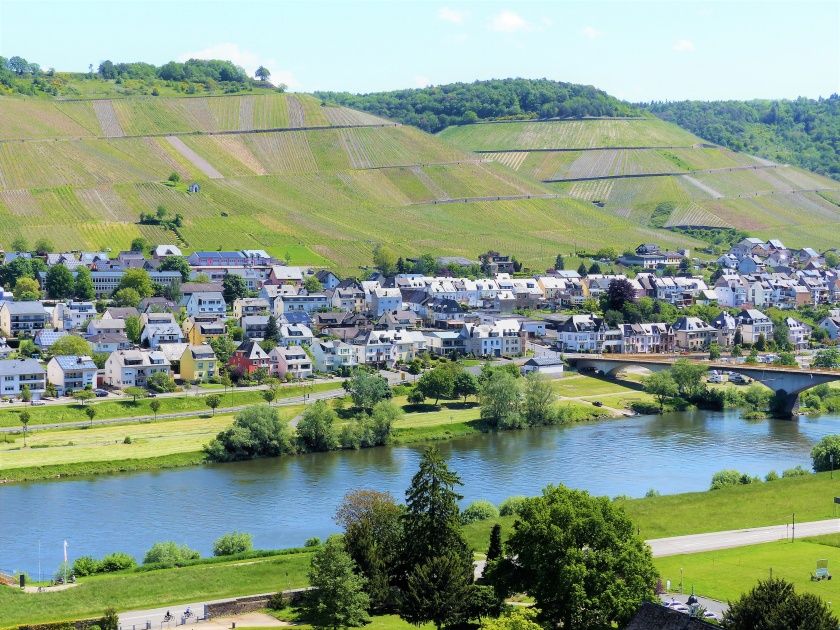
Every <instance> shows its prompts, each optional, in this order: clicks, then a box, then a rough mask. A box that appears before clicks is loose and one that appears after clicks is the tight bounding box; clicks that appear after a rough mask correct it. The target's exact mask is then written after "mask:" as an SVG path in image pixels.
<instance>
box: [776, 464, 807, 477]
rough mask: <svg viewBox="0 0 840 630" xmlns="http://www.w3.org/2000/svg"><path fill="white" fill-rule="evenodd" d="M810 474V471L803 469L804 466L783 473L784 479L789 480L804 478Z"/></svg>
mask: <svg viewBox="0 0 840 630" xmlns="http://www.w3.org/2000/svg"><path fill="white" fill-rule="evenodd" d="M807 474H808V471H807V470H805V469H804V468H802V466H796V467H795V468H788V469H787V470H783V471H782V478H784V479H787V478H789V477H804V476H805V475H807Z"/></svg>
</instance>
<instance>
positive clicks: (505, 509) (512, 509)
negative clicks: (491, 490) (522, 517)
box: [499, 496, 528, 516]
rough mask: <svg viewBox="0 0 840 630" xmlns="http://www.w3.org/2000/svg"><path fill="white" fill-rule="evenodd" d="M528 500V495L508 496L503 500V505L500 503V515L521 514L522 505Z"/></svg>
mask: <svg viewBox="0 0 840 630" xmlns="http://www.w3.org/2000/svg"><path fill="white" fill-rule="evenodd" d="M527 500H528V497H523V496H513V497H508V498H507V499H505V500H504V501H502V503H501V505H499V515H500V516H515V515H516V514H519V510H520V509H521V508H522V505H523V504H524V503H525V501H527Z"/></svg>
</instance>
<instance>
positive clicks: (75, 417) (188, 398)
mask: <svg viewBox="0 0 840 630" xmlns="http://www.w3.org/2000/svg"><path fill="white" fill-rule="evenodd" d="M339 387H340V384H339V383H338V382H335V383H317V384H312V385H307V386H305V387H304V386H301V385H293V386H288V387H285V386H284V387H281V388H280V389H279V392H280V396H279V398H278V400H280V399H281V398H292V397H295V396H301V395H302V394H303V393H304V392H306V393H313V392H321V391H329V390H333V389H337V388H339ZM212 393H218V392H212ZM219 395H220V396H221V397H222V403H221V408H225V407H238V406H240V405H253V404H256V403H262V402H265V400H264V399H263V397H262V392H261V391H258V390H250V391H239V392H238V391H228V393H227V394H224V393H222V394H219ZM154 400H157V401H158V402H160V410H159V411H158V415H165V414H169V413H180V412H186V411H195V412H207V411H209V408H208V407H207V403H206V397H205V395H204V394H202V395H199V396H194V395H192V394H190V395H186V394H185V395H183V396H176V397H160V398H156V399H154ZM151 401H152V399H151V398H143V399H140V400H138V401H137V402H136V403H135V402H132V399H131V397H130V396H125V397H124V398H123V399H122V400H115V401H107V402H96V401H95V400H94V401H92V402H90V403H89V404H90V406H92V407H93V408H95V409H96V420H103V419H109V418H133V417H137V416H153V415H154V412H153V411H152V410H151V408H150V407H149V404H150V403H151ZM23 409H24V407H15V408H13V409H3V410H0V427H19V426H20V412H21V411H22V410H23ZM25 409H26V411H28V412H29V416H30V417H29V424H30V426H31V425H36V424H58V423H62V422H85V421H87V420H88V417H87V415H85V412H84V407H83V406H81V405H76V404H70V405H45V406H43V407H32V406H27V407H25Z"/></svg>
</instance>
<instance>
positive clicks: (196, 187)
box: [187, 182, 201, 194]
mask: <svg viewBox="0 0 840 630" xmlns="http://www.w3.org/2000/svg"><path fill="white" fill-rule="evenodd" d="M200 190H201V186H199V185H198V184H197V183H196V182H193V183H192V184H190V185H189V188H187V192H191V193H193V194H195V193H197V192H199V191H200Z"/></svg>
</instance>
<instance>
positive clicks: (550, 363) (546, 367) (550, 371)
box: [520, 357, 563, 376]
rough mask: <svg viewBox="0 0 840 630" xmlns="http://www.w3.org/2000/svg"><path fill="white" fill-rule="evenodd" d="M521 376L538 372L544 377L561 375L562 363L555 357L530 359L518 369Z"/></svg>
mask: <svg viewBox="0 0 840 630" xmlns="http://www.w3.org/2000/svg"><path fill="white" fill-rule="evenodd" d="M520 371H521V372H522V374H528V373H530V372H538V373H540V374H545V375H546V376H559V375H561V374H563V362H562V361H561V360H560V359H559V358H557V357H531V358H530V359H528V360H527V361H525V363H523V364H522V367H521V368H520Z"/></svg>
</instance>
